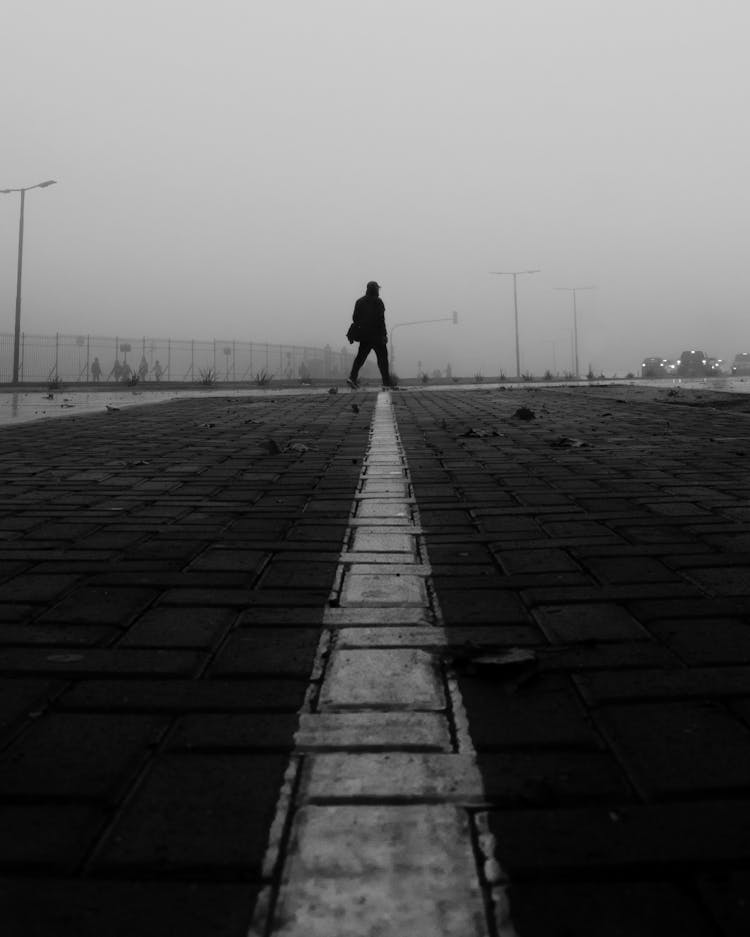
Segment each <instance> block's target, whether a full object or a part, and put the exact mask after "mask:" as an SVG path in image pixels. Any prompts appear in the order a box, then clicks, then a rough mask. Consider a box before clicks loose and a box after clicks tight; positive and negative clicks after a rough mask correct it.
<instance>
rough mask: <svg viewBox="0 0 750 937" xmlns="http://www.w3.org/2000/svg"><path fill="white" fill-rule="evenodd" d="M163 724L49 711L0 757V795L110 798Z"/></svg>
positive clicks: (153, 720)
mask: <svg viewBox="0 0 750 937" xmlns="http://www.w3.org/2000/svg"><path fill="white" fill-rule="evenodd" d="M166 725H167V722H166V721H165V719H163V718H152V717H148V716H139V715H129V716H116V715H106V716H105V715H89V714H55V713H53V714H48V715H46V716H44V717H43V718H41V719H39V720H37V721H35V723H34V725H33V726H32V727H31V729H30V730H29V731H28V732H25V733H24V734H23V736H21V737H20V738H18V739H17V740H16V741H15V743H14V744H13V745H11V746H10V748H9V749H8V750H7V751H6V752H5V753H4V755H3V756H2V759H0V797H3V798H8V797H15V798H24V799H34V798H36V799H38V798H49V797H54V798H69V799H79V798H83V799H87V800H89V799H96V800H104V801H112V800H114V799H116V797H117V795H118V793H119V792H120V791H121V790H122V789H123V786H124V785H125V784H126V783H127V782H128V781H129V780H130V779H131V778H132V776H133V775H134V773H135V772H136V771H137V770H138V768H139V767H140V765H141V764H142V762H143V760H144V759H145V757H146V755H147V753H148V750H149V748H151V747H152V746H153V745H155V744H156V742H158V740H159V737H160V736H161V734H162V733H163V731H164V729H165V728H166Z"/></svg>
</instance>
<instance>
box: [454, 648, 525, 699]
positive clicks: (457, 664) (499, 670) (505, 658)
mask: <svg viewBox="0 0 750 937" xmlns="http://www.w3.org/2000/svg"><path fill="white" fill-rule="evenodd" d="M445 659H446V661H447V662H448V663H450V664H452V665H453V667H454V668H455V670H456V671H457V672H458V673H461V674H464V675H467V676H477V677H483V678H485V679H489V680H499V681H502V682H503V683H505V684H506V688H507V689H508V690H509V691H510V692H513V691H515V690H516V689H518V687H519V686H520V685H521V684H522V683H524V682H525V681H526V680H528V679H529V678H530V677H531V676H533V674H534V673H535V672H536V669H537V667H538V664H539V661H538V658H537V655H536V652H535V651H533V650H530V649H527V648H520V647H511V648H507V649H503V650H495V649H492V648H488V647H481V646H479V645H476V644H473V643H471V642H467V643H466V644H464V645H462V646H460V647H449V648H448V649H447V653H446V657H445Z"/></svg>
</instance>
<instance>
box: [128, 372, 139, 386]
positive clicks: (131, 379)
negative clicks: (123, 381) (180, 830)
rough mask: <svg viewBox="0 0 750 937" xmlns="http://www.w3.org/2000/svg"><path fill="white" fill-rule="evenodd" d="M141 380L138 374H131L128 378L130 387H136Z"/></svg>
mask: <svg viewBox="0 0 750 937" xmlns="http://www.w3.org/2000/svg"><path fill="white" fill-rule="evenodd" d="M139 380H140V378H139V377H138V375H137V374H131V375H130V377H129V378H128V380H127V385H128V387H135V385H136V384H137V383H138V381H139Z"/></svg>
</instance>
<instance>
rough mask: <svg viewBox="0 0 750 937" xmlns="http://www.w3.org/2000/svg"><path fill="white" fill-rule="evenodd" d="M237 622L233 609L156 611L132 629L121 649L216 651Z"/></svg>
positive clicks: (148, 613)
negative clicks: (156, 648) (222, 639)
mask: <svg viewBox="0 0 750 937" xmlns="http://www.w3.org/2000/svg"><path fill="white" fill-rule="evenodd" d="M236 618H237V610H236V609H233V608H168V607H164V608H162V607H157V608H152V609H149V610H148V611H147V612H144V614H143V615H141V617H140V618H139V619H138V620H137V621H136V622H135V623H134V624H132V625H131V626H130V628H128V631H127V633H126V634H125V635H124V637H123V638H122V640H121V641H120V647H162V648H167V647H195V648H208V647H215V646H216V645H217V644H218V642H219V641H220V640H221V638H222V636H223V635H224V634H225V633H226V631H227V630H228V628H229V627H230V626H231V625H232V623H233V622H234V621H235V620H236Z"/></svg>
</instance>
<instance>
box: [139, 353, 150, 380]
mask: <svg viewBox="0 0 750 937" xmlns="http://www.w3.org/2000/svg"><path fill="white" fill-rule="evenodd" d="M147 376H148V361H146V356H145V355H143V357H142V358H141V363H140V364H139V365H138V380H139V381H145V380H146V377H147Z"/></svg>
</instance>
